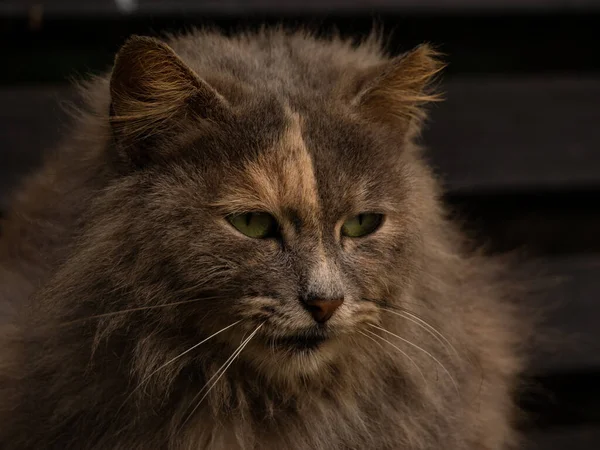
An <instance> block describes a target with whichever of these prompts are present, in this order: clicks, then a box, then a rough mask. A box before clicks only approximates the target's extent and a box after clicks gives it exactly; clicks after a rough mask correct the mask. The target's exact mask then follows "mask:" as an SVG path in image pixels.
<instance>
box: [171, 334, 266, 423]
mask: <svg viewBox="0 0 600 450" xmlns="http://www.w3.org/2000/svg"><path fill="white" fill-rule="evenodd" d="M263 325H264V323H261V324H260V325H259V326H257V327H256V329H255V330H254V331H253V332H252V333H251V334H250V336H248V337H247V338H246V339H245V340H244V341H243V342H242V343H241V344H240V345H239V346H238V348H237V349H236V350H235V351H234V352H233V353H232V355H231V356H230V357H229V358H227V360H226V361H225V362H224V363H223V365H221V367H220V368H219V370H217V371H216V372H215V374H214V375H213V376H212V377H211V378H210V379H209V380H208V381H207V382H206V383H205V384H204V387H202V389H200V391H199V392H198V393H197V394H196V395H195V397H194V398H193V399H192V401H191V402H190V404H193V403H194V402H195V401H196V399H197V398H198V397H199V396H200V394H202V392H204V390H205V389H207V386H208V384H209V383H210V382H211V381H213V380H214V381H213V382H212V384H211V385H210V386H209V387H208V389H207V390H206V392H205V393H204V395H202V397H201V398H200V400H198V402H197V403H196V406H194V409H192V411H191V412H190V413H189V414H188V416H187V418H186V419H185V420H184V421H183V423H182V424H181V426H182V427H183V426H184V425H185V424H186V423H187V421H188V420H189V419H190V418H191V417H192V416H193V415H194V413H195V412H196V410H197V409H198V408H199V407H200V405H201V404H202V402H203V401H204V399H205V398H206V397H207V396H208V394H210V392H211V391H212V389H213V388H214V387H215V386H216V384H217V383H218V382H219V380H220V379H221V377H222V376H223V375H225V372H226V371H227V369H228V368H229V366H231V364H233V362H234V361H235V359H236V358H237V357H238V356H239V355H240V354H241V353H242V351H243V350H244V348H245V347H246V345H248V343H249V342H250V340H251V339H252V338H253V337H254V336H255V335H256V333H258V330H260V328H261V327H262V326H263ZM215 378H216V379H215Z"/></svg>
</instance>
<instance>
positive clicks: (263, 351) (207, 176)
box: [111, 40, 433, 374]
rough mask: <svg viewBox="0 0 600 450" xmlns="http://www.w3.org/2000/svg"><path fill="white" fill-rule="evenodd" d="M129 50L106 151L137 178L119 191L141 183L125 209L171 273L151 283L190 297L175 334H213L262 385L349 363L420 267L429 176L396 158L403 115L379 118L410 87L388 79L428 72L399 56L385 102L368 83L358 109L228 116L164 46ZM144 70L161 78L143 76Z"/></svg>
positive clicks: (328, 102) (273, 108)
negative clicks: (258, 371) (383, 306)
mask: <svg viewBox="0 0 600 450" xmlns="http://www.w3.org/2000/svg"><path fill="white" fill-rule="evenodd" d="M130 47H132V48H127V47H126V49H125V50H123V51H122V52H121V56H120V58H121V60H124V61H125V62H121V63H120V61H121V60H120V59H117V65H116V68H115V71H114V73H113V80H112V81H111V89H112V91H111V93H112V100H113V104H112V112H113V116H112V117H111V121H112V123H113V131H114V135H115V142H116V144H117V147H119V148H120V149H121V151H122V153H125V154H127V158H130V159H132V160H133V161H135V162H136V164H137V165H138V167H139V166H140V165H141V166H142V170H141V171H139V172H137V173H134V174H133V175H130V176H129V177H128V178H127V181H126V182H127V183H130V184H131V180H132V179H133V180H137V181H135V184H136V186H137V189H138V196H139V198H138V199H137V200H136V201H137V202H138V205H139V207H138V208H137V209H135V210H134V209H132V210H131V211H125V213H126V214H131V217H130V218H129V220H131V221H135V222H136V223H137V225H136V227H138V231H137V233H138V234H142V235H144V236H145V240H146V242H148V241H153V242H155V248H154V252H153V253H152V256H151V258H152V259H153V260H152V261H144V264H143V265H144V266H150V267H152V266H153V267H168V268H169V269H168V270H165V272H167V273H169V274H174V275H175V279H174V280H158V281H157V282H158V283H159V284H160V285H161V286H164V285H169V286H174V289H172V290H171V291H169V292H167V294H166V296H167V297H170V298H168V299H166V300H164V302H167V301H169V302H178V301H180V300H182V298H185V299H186V300H187V299H190V298H191V299H193V300H194V303H193V304H191V303H190V304H189V305H187V306H186V309H185V310H184V311H186V312H185V314H186V317H187V327H186V330H189V329H190V328H191V329H192V330H196V331H197V338H198V340H200V339H201V338H202V337H206V336H208V335H211V334H213V333H218V334H217V335H216V336H215V337H214V342H221V343H226V344H227V347H228V349H229V350H230V351H233V350H235V349H238V348H242V347H244V348H245V350H244V351H243V352H242V353H241V355H242V356H240V358H246V359H249V360H250V361H251V362H252V363H254V364H255V365H256V366H257V367H259V368H266V370H267V371H268V372H270V373H273V372H274V371H275V372H276V371H277V370H278V369H282V370H283V371H284V372H285V373H286V374H290V373H302V372H307V371H310V370H312V369H314V368H315V367H316V368H318V366H319V364H320V363H323V362H326V361H330V360H331V359H334V358H336V357H337V356H338V355H340V354H343V353H344V352H347V351H351V349H352V342H353V339H356V338H357V336H359V335H360V334H361V333H362V332H363V330H364V329H365V327H366V326H367V325H366V324H367V323H369V322H371V323H375V322H377V321H378V320H379V315H380V309H379V306H378V304H380V303H381V302H390V301H393V299H395V298H398V297H399V295H401V293H402V290H403V289H405V288H406V286H407V285H408V284H409V283H410V279H411V273H412V272H413V271H414V269H415V267H416V266H418V258H417V257H416V256H415V255H417V254H418V251H416V249H417V248H418V246H419V245H420V241H419V236H420V233H419V229H420V226H421V223H420V217H419V213H418V211H419V210H421V209H422V205H421V204H420V203H422V201H423V197H422V194H420V193H419V192H418V191H419V189H421V187H419V181H418V180H419V179H423V178H424V179H427V177H419V176H418V175H417V176H416V175H415V173H414V172H415V171H419V170H420V167H419V166H415V164H414V161H412V159H411V158H412V157H411V152H410V151H407V149H406V148H404V147H405V146H406V145H408V144H407V143H408V139H406V138H405V135H404V134H403V131H402V130H403V129H404V131H406V130H407V128H406V126H405V124H406V123H407V122H406V121H407V120H408V119H406V117H404V115H405V113H406V115H407V116H410V114H411V112H410V111H408V109H409V105H408V103H406V102H405V103H406V104H405V106H404V107H405V108H407V111H408V112H407V111H404V110H402V111H400V110H398V109H397V105H396V104H395V103H394V104H393V105H392V106H391V107H390V106H389V105H388V104H387V103H388V101H389V98H388V97H389V96H390V95H391V94H390V92H389V89H390V87H389V86H387V85H386V83H387V84H390V83H391V87H392V88H394V89H397V88H398V86H400V87H402V88H403V89H404V90H403V91H402V93H403V95H408V94H407V93H410V92H412V91H410V89H413V90H414V89H416V88H415V87H413V86H410V85H409V84H406V83H405V82H404V81H403V80H402V79H398V76H397V75H396V72H398V71H399V72H403V70H405V69H406V68H405V67H403V65H406V64H408V65H409V66H410V65H411V64H415V63H418V67H419V68H421V69H423V67H425V68H427V66H426V65H425V64H424V62H423V61H425V60H427V61H429V60H428V59H427V58H429V56H428V55H427V54H426V53H423V52H422V53H423V55H421V56H418V55H417V56H418V57H417V60H416V61H411V60H410V58H411V57H407V58H405V59H403V60H401V61H400V63H397V64H396V66H394V67H392V69H393V71H389V73H387V72H386V73H387V74H386V77H387V78H389V80H387V81H386V78H385V77H384V78H383V82H382V81H379V83H380V84H381V83H383V84H384V86H383V87H385V89H383V91H382V90H381V89H379V88H378V86H377V85H375V86H374V87H373V86H371V87H368V86H369V85H368V83H367V87H368V88H367V90H366V93H364V94H356V95H359V97H358V100H357V99H354V100H353V99H352V98H349V97H348V96H349V95H350V94H347V93H346V94H344V95H341V94H340V95H339V96H338V97H337V98H332V99H323V98H317V97H314V96H313V97H308V98H306V97H303V96H302V95H300V96H297V97H295V98H288V99H285V98H284V99H281V98H277V96H276V95H266V96H262V97H261V96H258V97H252V96H251V95H250V96H249V97H248V98H247V99H246V100H245V101H243V102H241V103H238V105H237V106H235V107H234V106H231V105H229V104H228V102H227V101H226V100H224V99H223V98H222V97H221V96H220V94H218V93H217V92H216V91H214V90H213V87H211V86H209V85H208V84H206V83H205V82H204V81H203V80H200V79H198V78H197V77H196V76H195V75H194V74H192V73H191V72H189V69H187V68H185V67H183V63H182V61H181V60H179V59H176V57H175V56H174V55H173V54H172V53H171V51H170V50H169V49H168V48H166V47H165V46H161V45H158V46H157V44H156V43H151V42H148V41H147V40H146V41H141V42H138V43H135V44H132V45H131V46H130ZM138 47H140V48H138ZM134 51H135V52H134ZM142 51H143V56H144V59H141V58H140V56H139V55H138V54H137V53H139V52H142ZM131 52H134V53H133V54H131V55H130V54H129V53H131ZM425 52H426V51H425ZM125 58H126V59H125ZM152 58H158V59H160V61H159V62H160V65H161V67H164V69H163V70H162V71H161V72H156V73H155V72H153V70H154V69H152V67H156V66H154V65H150V66H148V67H146V66H144V65H143V64H145V63H144V61H148V60H151V59H152ZM419 58H421V59H423V58H425V59H424V60H421V59H419ZM413 59H414V57H413ZM170 66H172V67H170ZM432 67H433V66H432ZM169 71H170V72H169ZM409 73H410V74H411V75H410V77H413V78H414V79H418V80H419V83H422V82H423V80H424V79H426V78H427V77H423V76H421V75H419V77H416V76H415V75H414V72H410V71H409ZM417 74H418V73H417ZM161 77H162V78H161ZM410 77H409V78H410ZM413 78H410V79H409V81H411V80H412V79H413ZM132 80H135V83H134V84H132ZM401 81H402V83H404V84H406V86H405V85H404V84H402V83H400V82H401ZM212 84H213V85H214V83H212ZM362 84H365V83H364V82H361V83H358V82H357V83H354V84H352V83H351V84H350V85H349V87H348V89H351V86H354V87H353V88H352V89H354V90H359V88H358V87H357V86H360V85H362ZM219 88H220V86H218V83H217V91H218V90H219ZM386 89H388V91H386ZM155 90H157V92H154V91H155ZM225 90H226V89H225ZM190 92H191V94H190ZM351 95H354V96H355V97H356V95H355V93H354V94H351ZM411 95H413V97H414V98H418V95H419V93H418V92H416V93H413V94H411ZM413 97H410V98H411V99H412V98H413ZM392 100H393V99H392ZM411 101H412V100H411ZM148 102H150V103H148ZM161 102H162V103H164V105H163V104H162V103H161ZM198 105H200V106H198ZM199 107H200V109H201V112H200V113H199V112H198V108H199ZM361 108H362V110H361ZM394 108H396V109H394ZM390 111H391V112H390ZM163 115H164V116H165V117H168V122H165V123H164V124H163V123H161V122H160V121H161V120H163ZM400 116H401V117H404V118H403V119H402V120H400V119H399V117H400ZM164 120H166V119H164ZM390 121H392V126H390V123H389V122H390ZM403 121H404V122H403ZM403 124H404V125H403ZM149 131H151V132H152V135H148V133H149ZM132 177H133V178H132ZM145 245H146V246H147V244H145ZM182 293H185V295H182ZM180 314H181V313H180ZM220 330H225V331H223V332H222V333H220ZM248 339H249V340H248ZM246 344H248V345H246ZM246 347H247V348H246ZM291 368H293V369H295V370H290V369H291Z"/></svg>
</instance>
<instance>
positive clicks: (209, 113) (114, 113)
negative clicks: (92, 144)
mask: <svg viewBox="0 0 600 450" xmlns="http://www.w3.org/2000/svg"><path fill="white" fill-rule="evenodd" d="M110 95H111V111H110V124H111V127H112V129H113V133H114V135H115V138H116V140H117V141H120V142H122V143H124V144H125V147H127V148H133V147H136V143H138V142H139V141H140V140H144V141H145V142H148V140H149V139H152V138H159V137H161V136H164V135H165V134H168V133H169V132H170V131H174V130H173V128H176V127H177V126H178V125H180V123H181V119H182V118H188V117H189V116H190V115H194V116H197V117H200V118H208V117H213V116H214V117H217V116H218V113H219V112H223V111H224V110H225V109H226V107H227V104H226V101H225V100H224V99H223V97H222V96H221V95H220V94H219V93H218V92H216V91H215V90H214V89H213V88H212V87H211V86H210V85H208V84H207V83H206V82H205V81H204V80H202V79H201V78H200V77H198V75H196V73H194V72H193V71H192V69H191V68H189V67H188V66H187V65H186V64H185V63H184V62H183V61H182V60H181V58H179V56H177V54H176V53H175V52H174V51H173V49H171V47H169V46H168V45H167V44H165V43H163V42H161V41H159V40H157V39H153V38H149V37H140V36H134V37H132V38H130V39H129V40H128V41H127V42H126V43H125V44H124V45H123V47H122V48H121V50H120V51H119V52H118V54H117V56H116V58H115V63H114V68H113V72H112V76H111V79H110Z"/></svg>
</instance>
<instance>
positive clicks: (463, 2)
mask: <svg viewBox="0 0 600 450" xmlns="http://www.w3.org/2000/svg"><path fill="white" fill-rule="evenodd" d="M32 5H37V6H36V8H41V10H43V11H44V13H45V14H78V15H82V14H84V15H85V14H118V13H122V14H132V13H139V14H160V13H165V12H168V13H172V12H177V11H186V12H191V13H205V14H206V13H208V14H240V13H264V12H269V13H272V14H284V13H296V14H298V13H305V14H306V13H324V12H325V13H326V12H329V11H331V10H335V11H336V13H337V14H339V13H344V12H353V13H356V12H361V13H366V12H371V11H377V12H398V11H423V12H428V13H431V12H432V11H441V12H446V11H449V12H455V11H488V10H491V11H498V10H501V11H504V12H510V11H549V10H554V11H582V10H584V11H585V10H590V9H598V8H599V7H600V5H599V3H598V1H597V0H329V1H326V2H325V1H322V0H286V1H282V0H169V1H164V0H114V1H113V0H85V1H81V0H5V1H3V2H1V3H0V14H6V15H8V14H11V15H19V14H24V15H26V14H28V13H29V11H30V9H31V7H32Z"/></svg>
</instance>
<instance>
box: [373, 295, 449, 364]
mask: <svg viewBox="0 0 600 450" xmlns="http://www.w3.org/2000/svg"><path fill="white" fill-rule="evenodd" d="M381 309H383V310H384V311H387V312H389V313H392V314H395V315H397V316H399V317H402V318H404V319H406V320H409V321H411V322H412V323H414V324H415V325H418V326H419V327H421V328H423V329H424V330H425V331H427V332H428V333H429V334H430V335H432V336H433V337H434V338H435V339H436V340H437V341H438V342H439V343H440V344H441V345H442V346H443V347H445V348H446V350H447V349H448V348H450V349H452V351H453V352H454V354H455V355H456V357H458V358H460V355H459V353H458V350H456V347H454V346H453V345H452V343H451V342H450V341H449V340H448V339H447V338H446V336H444V335H443V334H442V333H441V332H440V331H439V330H437V329H436V328H435V327H434V326H433V325H431V324H429V323H428V322H426V321H425V320H423V319H421V318H420V317H418V316H417V315H416V314H413V313H411V312H409V311H406V310H399V311H395V310H393V309H391V308H388V307H384V306H382V307H381Z"/></svg>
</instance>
